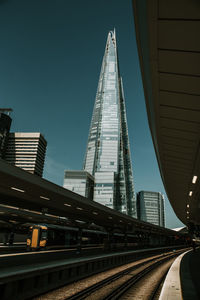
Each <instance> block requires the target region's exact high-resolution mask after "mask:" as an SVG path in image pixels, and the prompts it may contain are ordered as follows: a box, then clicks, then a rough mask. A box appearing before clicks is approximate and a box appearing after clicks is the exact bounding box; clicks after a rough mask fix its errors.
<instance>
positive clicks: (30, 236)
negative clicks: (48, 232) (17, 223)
mask: <svg viewBox="0 0 200 300" xmlns="http://www.w3.org/2000/svg"><path fill="white" fill-rule="evenodd" d="M32 233H33V229H32V228H31V229H29V232H28V239H31V238H32Z"/></svg>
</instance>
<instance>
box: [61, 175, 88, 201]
mask: <svg viewBox="0 0 200 300" xmlns="http://www.w3.org/2000/svg"><path fill="white" fill-rule="evenodd" d="M63 187H64V188H66V189H68V190H70V191H72V192H74V193H77V194H79V195H82V196H84V197H86V198H87V199H89V200H93V194H94V177H93V176H92V175H90V174H89V173H88V172H86V171H83V170H81V171H68V170H66V171H65V177H64V184H63Z"/></svg>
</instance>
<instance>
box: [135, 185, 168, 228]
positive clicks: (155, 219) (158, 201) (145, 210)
mask: <svg viewBox="0 0 200 300" xmlns="http://www.w3.org/2000/svg"><path fill="white" fill-rule="evenodd" d="M137 211H138V213H137V215H138V219H140V220H142V221H146V222H149V223H152V224H155V225H159V226H163V227H165V210H164V195H162V194H161V193H158V192H149V191H140V192H139V193H137Z"/></svg>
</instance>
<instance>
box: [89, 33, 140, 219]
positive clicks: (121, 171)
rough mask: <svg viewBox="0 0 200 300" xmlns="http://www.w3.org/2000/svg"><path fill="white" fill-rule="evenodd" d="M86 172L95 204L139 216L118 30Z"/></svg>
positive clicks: (110, 42) (103, 77)
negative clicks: (92, 187) (91, 176)
mask: <svg viewBox="0 0 200 300" xmlns="http://www.w3.org/2000/svg"><path fill="white" fill-rule="evenodd" d="M84 169H85V170H86V171H88V172H89V173H90V174H92V175H93V176H94V178H95V186H94V201H97V202H99V203H101V204H103V205H106V206H108V207H110V208H113V209H116V210H118V211H120V212H123V213H125V214H128V215H130V216H132V217H137V212H136V200H135V193H134V185H133V173H132V165H131V157H130V146H129V137H128V128H127V119H126V109H125V101H124V94H123V86H122V78H121V77H120V72H119V65H118V56H117V45H116V34H115V30H114V31H110V32H109V33H108V38H107V43H106V48H105V54H104V57H103V62H102V67H101V73H100V78H99V83H98V88H97V94H96V100H95V105H94V110H93V115H92V121H91V126H90V131H89V137H88V144H87V150H86V155H85V161H84Z"/></svg>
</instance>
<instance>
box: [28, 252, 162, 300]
mask: <svg viewBox="0 0 200 300" xmlns="http://www.w3.org/2000/svg"><path fill="white" fill-rule="evenodd" d="M156 257H159V255H154V256H152V257H148V258H144V259H140V260H138V261H134V262H132V263H128V264H126V265H123V266H120V267H116V268H113V269H111V270H108V271H104V272H100V273H98V274H95V275H93V276H89V277H87V278H85V279H82V280H79V281H77V282H74V283H71V284H67V285H65V286H63V287H61V288H58V289H56V290H54V291H51V292H48V293H45V294H43V295H41V296H37V297H34V298H33V299H32V300H64V299H66V298H67V297H70V296H72V295H74V294H76V293H77V292H79V291H81V290H84V289H85V288H87V287H89V286H92V285H94V284H95V283H98V282H100V281H102V280H103V279H105V278H108V277H110V276H112V275H114V274H116V273H118V272H120V271H122V270H125V269H127V268H129V267H132V266H135V265H137V264H139V263H142V262H145V261H147V260H149V259H150V258H152V259H153V258H156ZM127 276H129V275H127ZM93 296H94V295H93ZM102 296H103V295H102ZM87 299H88V300H89V299H90V300H91V299H92V300H94V299H95V300H96V299H98V298H94V297H93V298H89V297H88V298H87ZM99 299H100V298H99ZM138 299H141V298H138Z"/></svg>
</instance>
